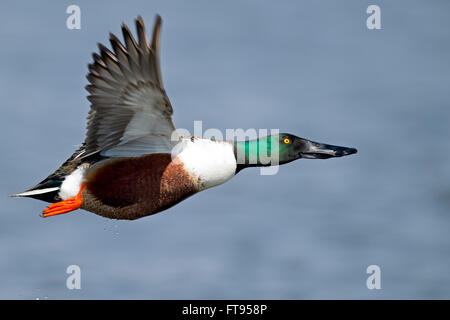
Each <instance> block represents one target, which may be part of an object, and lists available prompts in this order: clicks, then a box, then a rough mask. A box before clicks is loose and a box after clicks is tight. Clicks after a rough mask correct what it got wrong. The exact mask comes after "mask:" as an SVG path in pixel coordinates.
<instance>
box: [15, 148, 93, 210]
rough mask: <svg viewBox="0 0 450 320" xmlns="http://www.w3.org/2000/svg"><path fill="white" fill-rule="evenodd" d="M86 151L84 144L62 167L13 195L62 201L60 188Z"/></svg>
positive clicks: (47, 200)
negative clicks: (25, 189) (32, 185)
mask: <svg viewBox="0 0 450 320" xmlns="http://www.w3.org/2000/svg"><path fill="white" fill-rule="evenodd" d="M84 151H85V146H84V144H83V145H82V146H81V147H80V148H79V149H78V150H77V151H75V153H74V154H73V155H72V156H71V157H70V158H69V159H67V161H66V162H64V163H63V164H62V166H61V167H59V168H58V169H57V170H56V171H55V172H53V173H52V174H51V175H49V176H48V177H47V178H45V179H44V180H42V181H41V182H39V183H38V184H37V185H35V186H34V187H32V188H30V189H28V190H27V191H24V192H22V193H17V194H13V195H11V197H30V198H34V199H38V200H42V201H46V202H52V203H53V202H58V201H60V200H61V199H60V197H59V190H60V188H61V185H62V183H63V181H64V179H65V178H66V176H68V175H70V174H71V173H72V172H73V171H74V170H76V168H77V166H78V165H80V162H81V160H79V157H80V156H81V155H82V154H83V153H84Z"/></svg>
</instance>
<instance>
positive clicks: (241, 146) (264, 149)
mask: <svg viewBox="0 0 450 320" xmlns="http://www.w3.org/2000/svg"><path fill="white" fill-rule="evenodd" d="M271 142H272V141H271V137H270V136H268V137H264V138H259V139H254V140H247V141H235V142H234V155H235V157H236V161H237V169H236V173H237V172H239V171H240V170H242V169H244V168H247V167H263V166H270V165H272V164H271V155H272V149H273V146H272V143H271Z"/></svg>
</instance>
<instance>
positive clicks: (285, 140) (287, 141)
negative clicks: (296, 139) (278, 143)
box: [283, 138, 291, 144]
mask: <svg viewBox="0 0 450 320" xmlns="http://www.w3.org/2000/svg"><path fill="white" fill-rule="evenodd" d="M283 142H284V143H286V144H288V143H289V142H291V140H289V139H288V138H286V139H284V140H283Z"/></svg>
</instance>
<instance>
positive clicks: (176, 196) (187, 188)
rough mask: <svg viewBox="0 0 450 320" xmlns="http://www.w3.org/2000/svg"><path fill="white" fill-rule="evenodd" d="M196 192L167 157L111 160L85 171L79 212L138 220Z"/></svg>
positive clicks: (188, 178)
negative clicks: (84, 182) (81, 209)
mask: <svg viewBox="0 0 450 320" xmlns="http://www.w3.org/2000/svg"><path fill="white" fill-rule="evenodd" d="M197 191H198V187H197V186H196V181H195V180H194V179H193V178H192V177H191V176H190V175H189V173H188V172H186V171H185V170H184V168H183V164H182V163H181V162H180V161H179V160H177V159H174V160H173V161H172V159H171V156H170V154H161V153H160V154H150V155H145V156H141V157H129V158H118V159H111V160H107V161H105V162H104V163H102V164H99V165H98V167H93V168H92V169H91V171H88V173H87V175H86V188H85V190H84V191H83V205H82V208H83V209H85V210H88V211H91V212H94V213H97V214H99V215H101V216H105V217H108V218H115V219H137V218H141V217H144V216H148V215H151V214H154V213H157V212H159V211H162V210H164V209H167V208H169V207H171V206H173V205H175V204H177V203H178V202H180V201H181V200H183V199H185V198H187V197H189V196H190V195H192V194H194V193H196V192H197ZM99 199H101V200H99Z"/></svg>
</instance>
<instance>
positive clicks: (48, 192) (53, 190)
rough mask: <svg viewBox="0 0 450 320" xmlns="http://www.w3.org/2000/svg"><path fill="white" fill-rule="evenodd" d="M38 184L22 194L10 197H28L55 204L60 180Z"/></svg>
mask: <svg viewBox="0 0 450 320" xmlns="http://www.w3.org/2000/svg"><path fill="white" fill-rule="evenodd" d="M46 180H47V179H45V180H44V181H42V182H41V183H38V184H37V185H36V186H34V187H33V188H31V189H28V190H27V191H24V192H22V193H17V194H13V195H11V197H30V198H34V199H38V200H42V201H46V202H56V201H58V199H59V196H58V193H59V188H60V187H61V184H62V180H59V181H58V180H47V181H46Z"/></svg>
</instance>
